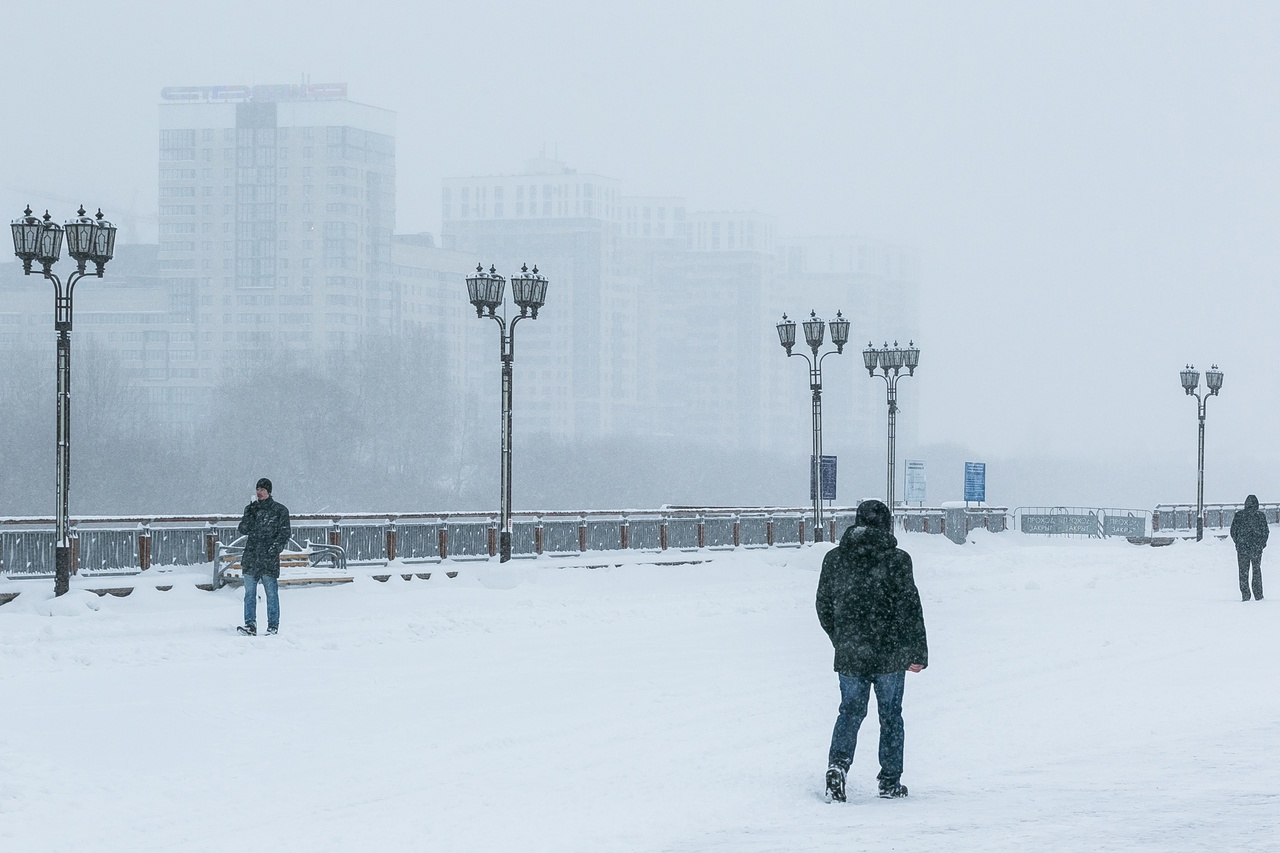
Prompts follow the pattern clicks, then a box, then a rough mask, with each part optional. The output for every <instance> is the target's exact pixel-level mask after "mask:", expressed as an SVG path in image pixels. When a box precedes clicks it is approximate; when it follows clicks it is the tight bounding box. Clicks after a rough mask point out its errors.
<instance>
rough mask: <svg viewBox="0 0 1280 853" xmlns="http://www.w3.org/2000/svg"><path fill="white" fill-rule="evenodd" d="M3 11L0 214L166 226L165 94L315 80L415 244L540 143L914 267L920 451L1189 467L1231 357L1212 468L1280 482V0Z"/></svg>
mask: <svg viewBox="0 0 1280 853" xmlns="http://www.w3.org/2000/svg"><path fill="white" fill-rule="evenodd" d="M5 18H6V26H5V27H4V30H3V32H2V33H0V55H3V56H4V57H5V58H6V63H5V65H6V68H7V69H8V72H7V74H8V79H7V80H6V84H5V86H4V94H3V95H2V96H0V99H2V100H0V103H3V106H4V108H3V114H4V116H5V123H4V127H5V131H6V132H5V133H3V134H0V163H3V164H4V165H3V166H2V167H0V211H7V213H5V214H4V215H5V216H6V217H7V218H13V216H16V215H17V214H18V213H19V212H20V210H21V208H22V207H23V206H24V205H25V204H26V203H27V202H28V201H30V202H31V203H32V204H33V205H38V206H45V205H49V206H51V207H53V208H54V212H55V215H58V214H60V215H61V216H62V217H65V216H67V215H69V214H70V213H71V212H72V210H73V208H74V207H75V205H76V204H77V203H79V201H80V200H83V201H84V203H85V204H86V206H95V207H96V206H97V205H99V204H100V205H101V206H102V207H103V209H104V211H106V212H107V213H108V214H109V216H111V217H113V218H115V219H117V220H120V221H122V224H123V225H125V226H126V227H128V226H129V224H130V223H129V220H132V221H133V227H134V228H135V233H138V231H139V230H140V231H141V233H142V234H143V235H149V234H150V232H151V231H153V230H154V219H153V216H154V210H155V204H156V148H157V137H156V115H157V109H156V105H157V103H158V101H159V97H158V96H159V90H160V88H161V87H162V86H165V85H197V84H232V83H244V84H254V83H278V82H295V81H299V80H301V78H302V75H304V74H306V75H310V78H311V80H312V81H313V82H347V83H348V84H349V85H350V94H351V97H352V98H353V99H355V100H360V101H364V102H366V103H370V104H375V105H378V106H382V107H386V108H388V109H392V110H394V111H396V112H397V114H398V142H397V144H398V152H397V153H398V159H397V169H398V173H399V179H398V192H399V199H398V227H399V230H401V231H414V230H429V231H433V232H438V230H439V184H440V179H441V177H443V176H448V175H467V174H490V173H501V172H511V171H515V170H516V169H518V168H519V167H520V165H521V164H522V162H523V160H524V159H525V158H526V157H528V156H531V155H532V154H534V153H536V152H537V151H539V150H540V149H541V148H542V146H543V145H544V144H545V145H546V146H547V147H548V150H549V151H550V150H558V152H559V155H560V157H561V158H562V159H564V160H566V161H568V162H569V164H570V165H572V166H575V167H577V168H579V169H580V170H583V171H593V172H600V173H604V174H607V175H611V176H613V177H616V178H618V179H620V180H621V181H622V182H623V185H624V188H625V191H626V192H637V193H655V194H656V193H663V194H667V193H669V194H680V195H684V196H686V197H687V198H688V199H689V201H690V204H691V206H693V207H695V208H707V209H725V208H742V209H755V210H761V211H766V212H769V213H771V214H774V215H775V216H776V217H777V220H778V223H779V229H780V231H781V232H782V234H783V235H784V236H787V235H795V236H799V235H805V234H843V233H848V234H858V235H865V236H871V237H878V238H883V239H887V240H890V241H894V242H897V243H902V244H906V245H910V246H912V247H914V248H915V249H916V250H917V251H918V252H919V254H920V257H921V259H922V279H923V282H922V283H923V288H922V300H921V301H922V306H923V312H924V313H923V318H922V319H923V330H924V334H923V340H922V341H921V342H920V343H921V345H922V349H923V355H922V367H921V370H920V372H919V374H918V378H917V379H916V380H914V381H917V382H919V383H920V384H919V388H920V392H921V395H922V396H923V397H924V398H925V399H924V401H923V402H922V404H921V409H922V411H920V412H916V413H909V414H904V417H906V416H915V417H919V418H920V421H919V424H920V437H921V439H922V440H924V441H938V442H941V441H955V442H959V443H962V444H965V445H967V446H969V447H972V448H974V449H975V451H977V452H990V453H995V452H1003V451H1006V450H1011V451H1014V452H1033V451H1040V450H1043V451H1046V452H1053V453H1058V454H1068V455H1070V454H1078V453H1081V452H1086V451H1088V452H1101V451H1104V450H1105V451H1106V452H1110V453H1115V454H1117V457H1118V458H1119V457H1129V456H1132V455H1133V454H1139V453H1142V454H1145V453H1151V454H1155V455H1167V456H1168V457H1169V458H1170V459H1171V460H1174V461H1176V463H1177V464H1179V465H1186V464H1187V461H1188V459H1189V460H1190V462H1191V465H1192V466H1194V457H1195V415H1194V406H1193V404H1192V403H1191V402H1190V401H1188V400H1187V398H1185V397H1184V396H1183V395H1182V392H1181V390H1180V388H1179V384H1178V370H1179V368H1181V367H1182V365H1183V363H1184V362H1186V361H1187V360H1194V361H1195V362H1196V364H1197V365H1198V366H1208V363H1209V362H1210V361H1211V360H1216V361H1218V362H1219V363H1220V364H1221V365H1222V367H1223V368H1224V370H1225V371H1226V384H1225V388H1224V390H1223V395H1222V397H1221V398H1220V399H1217V400H1214V401H1213V402H1212V403H1211V404H1210V448H1211V450H1210V452H1211V454H1212V453H1215V452H1217V453H1221V454H1227V453H1231V452H1236V449H1237V448H1244V447H1247V446H1252V447H1253V448H1255V449H1256V453H1257V454H1258V456H1259V457H1260V458H1263V459H1266V460H1271V461H1276V460H1280V450H1277V449H1273V448H1275V447H1277V446H1278V445H1280V443H1277V442H1274V441H1272V440H1271V433H1272V432H1273V430H1272V426H1273V425H1274V424H1275V420H1276V415H1277V413H1278V411H1280V408H1278V407H1277V400H1276V395H1275V392H1274V389H1275V382H1274V379H1273V378H1272V376H1271V372H1272V363H1273V362H1275V361H1276V359H1277V356H1278V355H1280V342H1278V341H1277V339H1276V336H1275V335H1274V334H1272V330H1273V328H1274V323H1275V317H1276V315H1277V309H1278V308H1280V296H1277V289H1276V280H1277V269H1280V241H1277V239H1276V237H1277V224H1278V218H1280V216H1278V214H1280V202H1278V198H1280V194H1278V192H1277V191H1278V190H1280V169H1278V168H1277V152H1278V151H1280V145H1278V143H1280V110H1278V109H1277V107H1278V106H1280V104H1278V103H1277V100H1278V95H1280V75H1278V74H1277V72H1278V71H1280V67H1278V66H1280V44H1278V39H1277V36H1278V34H1280V5H1276V4H1268V3H1220V2H1216V3H1207V2H1206V3H1174V2H1161V3H1115V2H1105V3H1072V4H1070V5H1069V6H1067V5H1066V4H1040V3H1037V4H1028V3H974V2H967V3H946V4H942V3H938V4H925V3H914V4H900V3H878V4H864V3H843V2H842V3H797V2H787V3H781V2H732V3H731V2H723V3H700V2H688V1H687V0H686V2H680V3H654V2H644V3H641V2H635V3H610V2H589V3H587V2H583V3H564V2H555V0H548V2H543V3H538V4H526V3H516V2H512V3H485V2H468V3H465V4H463V3H448V4H444V3H385V2H376V0H366V2H362V3H358V4H357V3H325V2H314V0H312V2H305V3H304V2H272V3H263V2H254V3H246V2H213V3H205V4H200V5H199V6H198V7H196V6H194V4H193V5H188V4H175V3H139V2H135V3H126V4H102V3H93V4H90V3H62V4H56V5H52V4H47V3H46V4H30V3H23V4H10V5H8V6H7V7H6V10H5ZM126 236H127V235H126ZM843 307H844V309H845V311H846V313H848V312H850V311H856V310H857V309H856V306H843ZM769 331H770V334H771V333H772V331H771V330H769ZM1251 452H1254V451H1251ZM1192 472H1193V473H1194V467H1193V468H1192ZM1233 488H1234V484H1233ZM1259 488H1261V487H1260V486H1259Z"/></svg>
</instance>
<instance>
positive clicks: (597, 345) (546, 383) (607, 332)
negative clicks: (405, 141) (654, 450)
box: [441, 158, 635, 440]
mask: <svg viewBox="0 0 1280 853" xmlns="http://www.w3.org/2000/svg"><path fill="white" fill-rule="evenodd" d="M620 199H621V196H620V193H619V189H618V181H617V180H616V179H614V178H609V177H605V176H603V175H595V174H586V173H578V172H577V171H575V170H573V169H569V168H566V167H565V165H564V164H563V163H561V162H558V161H555V160H548V159H545V158H541V159H535V160H531V161H529V162H528V163H526V165H525V169H524V170H523V171H522V172H521V173H519V174H515V175H500V176H486V177H467V178H446V179H445V180H444V184H443V187H442V191H441V218H442V226H441V242H442V243H443V245H444V248H445V249H449V250H453V251H457V252H464V253H467V254H470V255H471V256H472V257H474V258H476V260H477V262H482V263H484V264H485V265H486V267H487V266H488V265H490V264H493V265H495V266H496V267H497V269H498V271H499V272H500V273H502V274H504V275H507V276H510V275H512V274H514V273H516V272H517V271H518V270H519V269H520V268H521V266H522V265H524V264H528V265H529V266H531V267H532V266H533V265H535V264H536V265H538V266H539V269H540V271H542V272H543V273H545V274H546V275H547V277H548V278H549V279H550V281H551V284H550V286H549V288H548V290H547V302H546V305H545V306H544V307H543V308H542V309H541V310H540V311H539V312H538V320H537V322H536V324H530V325H523V324H522V325H521V328H520V333H519V335H518V339H517V345H516V355H517V358H518V359H519V368H518V369H519V370H520V371H521V374H522V377H527V378H522V379H521V380H520V384H519V406H520V415H519V418H518V421H517V429H519V430H520V431H524V430H528V431H531V432H539V433H545V434H551V435H555V436H557V437H560V438H563V439H566V440H573V439H581V438H588V439H590V438H595V437H598V436H600V435H603V434H609V433H612V432H614V431H616V429H615V428H616V426H617V425H618V423H619V421H620V420H622V419H625V412H628V411H631V410H633V409H634V388H635V376H634V371H635V358H634V338H635V335H634V323H635V306H634V298H633V294H631V293H629V291H628V289H627V288H623V287H619V281H618V277H617V274H616V270H615V268H614V267H615V254H616V251H617V247H618V239H619V231H620V222H621V204H620ZM628 342H630V343H628ZM629 351H630V352H631V353H632V354H631V355H630V356H628V355H627V354H628V352H629ZM486 352H487V351H486ZM615 394H617V395H619V396H617V397H616V398H615V396H614V395H615Z"/></svg>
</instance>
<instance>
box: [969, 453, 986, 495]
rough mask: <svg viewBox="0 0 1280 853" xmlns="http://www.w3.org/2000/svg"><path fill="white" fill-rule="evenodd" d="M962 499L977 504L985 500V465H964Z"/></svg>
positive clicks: (983, 463) (980, 463) (976, 463)
mask: <svg viewBox="0 0 1280 853" xmlns="http://www.w3.org/2000/svg"><path fill="white" fill-rule="evenodd" d="M964 499H965V500H966V501H978V502H979V503H981V502H982V501H985V500H986V499H987V463H985V462H966V463H964Z"/></svg>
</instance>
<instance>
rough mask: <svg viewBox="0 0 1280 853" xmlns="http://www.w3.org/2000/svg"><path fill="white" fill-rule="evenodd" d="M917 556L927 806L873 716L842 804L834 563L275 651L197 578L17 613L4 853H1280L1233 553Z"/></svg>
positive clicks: (330, 601) (1265, 728)
mask: <svg viewBox="0 0 1280 853" xmlns="http://www.w3.org/2000/svg"><path fill="white" fill-rule="evenodd" d="M902 544H903V546H904V547H906V548H907V549H908V550H909V551H911V552H912V554H913V556H914V558H915V565H916V578H917V582H918V584H919V586H920V589H921V593H922V597H923V600H924V607H925V619H926V623H927V625H928V629H929V644H930V660H931V666H930V667H929V669H927V670H926V671H925V672H923V673H921V674H919V675H909V676H908V680H907V692H906V701H905V718H906V731H907V757H906V759H907V760H906V772H905V774H904V776H903V781H904V782H905V783H906V784H907V785H908V786H909V787H910V789H911V796H910V797H909V798H908V799H906V800H900V801H888V800H880V799H878V798H877V797H876V796H875V774H876V771H877V767H876V761H875V742H876V736H877V727H876V720H875V712H874V710H872V712H871V714H870V715H869V717H868V719H867V722H866V723H865V724H864V727H863V732H862V736H861V738H860V746H859V752H858V755H857V757H856V759H855V761H854V766H853V769H852V771H851V773H850V778H849V784H850V791H849V795H850V797H849V799H850V801H849V803H847V804H844V805H839V804H834V805H828V804H826V803H824V802H822V799H821V796H820V793H821V786H822V774H823V770H824V769H825V759H826V749H827V742H828V737H829V735H830V731H831V725H832V723H833V721H834V719H835V711H836V704H837V701H838V691H837V683H836V678H835V675H834V674H833V673H832V672H831V669H830V663H831V651H830V646H829V645H828V643H827V641H826V637H825V636H824V635H823V634H822V631H821V630H820V629H819V627H818V624H817V620H816V618H815V617H814V613H813V592H814V587H815V584H816V582H817V570H818V568H819V565H820V563H821V559H822V555H823V554H824V553H825V550H826V548H827V547H829V546H825V545H819V546H811V547H807V548H803V549H798V550H797V549H790V550H784V549H775V550H769V551H738V552H710V551H704V552H699V553H697V554H678V553H672V552H668V553H665V554H662V555H653V554H649V555H645V554H640V555H637V554H616V555H615V554H609V555H604V556H603V557H602V556H601V555H591V556H592V557H594V558H595V559H594V560H593V561H594V562H596V563H599V562H604V561H606V560H607V561H608V562H609V565H608V566H607V567H604V568H595V569H587V568H583V567H576V566H574V565H573V564H574V563H585V562H587V561H586V560H583V559H578V560H572V561H571V560H554V559H550V558H544V559H540V560H538V561H522V562H517V563H514V564H509V565H508V566H506V567H503V566H498V565H488V564H476V563H470V564H468V563H462V564H457V565H456V566H448V567H447V568H456V569H457V570H458V572H459V574H458V576H457V577H456V578H452V579H449V578H446V577H445V576H444V574H443V571H442V569H443V568H446V567H441V566H435V567H430V568H431V570H432V571H433V576H432V578H431V579H430V580H425V581H424V580H421V579H417V578H415V579H414V580H412V581H408V582H406V581H403V580H401V579H400V578H399V577H398V576H394V575H393V577H392V579H391V580H390V581H389V582H387V583H380V582H377V581H375V580H373V579H372V578H371V577H367V576H361V577H359V578H358V579H357V581H356V582H355V583H352V584H348V585H346V586H341V587H324V588H307V589H286V590H284V591H283V592H282V609H283V619H282V629H281V630H282V633H281V635H280V636H278V637H256V638H246V637H240V636H237V635H236V634H235V633H234V631H233V630H232V629H233V626H234V625H235V624H237V623H238V621H239V616H240V598H239V596H240V592H239V590H232V589H226V590H222V591H220V592H217V593H209V592H201V591H199V590H197V589H195V587H194V584H195V582H196V581H198V580H203V579H204V577H203V575H201V576H199V577H197V576H196V575H195V574H194V573H191V574H170V575H167V576H166V577H165V578H163V580H165V582H169V581H172V582H173V583H174V584H175V586H174V589H172V590H171V591H168V592H161V591H157V590H155V589H153V588H151V587H150V586H143V587H142V588H140V589H138V590H137V591H136V592H134V593H133V594H132V595H131V596H129V597H127V598H114V597H110V596H108V597H105V598H98V597H97V596H96V595H93V594H91V593H88V592H85V591H83V590H76V589H73V591H72V593H71V594H70V595H68V596H65V597H63V598H62V599H57V600H53V599H51V597H50V596H51V594H52V589H51V588H52V582H51V581H49V582H46V581H40V582H38V583H32V582H21V583H17V582H11V583H5V584H0V591H4V590H14V589H21V590H23V592H22V594H21V595H20V596H19V597H18V598H17V599H16V600H15V601H13V602H11V603H9V604H6V605H4V606H2V607H0V850H5V851H15V853H16V852H17V851H22V853H34V852H35V851H55V850H58V851H61V850H66V851H130V853H137V851H150V850H156V851H159V850H164V851H174V850H183V851H204V850H209V851H259V850H261V851H356V850H361V851H363V850H376V851H417V850H432V851H484V850H502V851H522V853H523V852H524V851H721V850H723V851H809V850H842V851H849V850H897V851H914V850H963V851H973V850H1089V851H1092V850H1152V851H1182V850H1214V851H1221V850H1276V849H1280V840H1278V838H1280V836H1278V834H1277V829H1278V828H1280V654H1278V653H1277V649H1278V647H1280V610H1277V606H1278V605H1277V604H1276V603H1275V602H1273V601H1271V600H1268V601H1263V602H1261V603H1253V602H1251V603H1248V604H1245V603H1242V602H1241V601H1240V598H1239V594H1238V592H1237V588H1236V577H1235V575H1236V567H1235V558H1234V552H1233V551H1232V549H1231V547H1230V545H1229V543H1224V542H1221V541H1218V540H1216V539H1215V540H1208V541H1206V542H1204V543H1202V544H1198V545H1197V544H1195V543H1193V542H1178V543H1176V544H1175V545H1173V546H1171V547H1167V548H1149V547H1135V546H1132V545H1129V544H1128V543H1126V542H1123V541H1119V542H1093V541H1064V540H1053V541H1050V540H1043V539H1034V538H1031V537H1024V536H1022V535H1020V534H1016V533H1005V534H1000V535H989V534H986V533H979V534H975V535H974V539H973V541H972V542H971V543H970V544H968V545H964V546H957V545H954V544H952V543H951V542H949V541H947V540H946V539H944V538H943V537H941V536H926V535H921V534H914V535H906V536H904V537H903V541H902ZM682 558H683V559H701V560H704V561H705V562H702V563H700V564H687V565H652V564H651V563H653V562H654V561H672V560H677V559H682ZM618 564H620V565H618ZM392 568H393V569H394V568H396V567H394V566H393V567H392ZM427 568H428V567H421V566H420V567H412V568H406V569H405V571H415V570H417V571H423V570H426V569H427ZM151 574H155V573H154V572H149V573H148V575H151ZM143 579H146V576H144V578H143ZM140 580H142V579H140ZM1271 584H1272V587H1273V589H1274V592H1275V595H1276V596H1277V597H1280V570H1276V572H1275V573H1274V574H1273V576H1272V580H1271ZM873 708H874V703H873Z"/></svg>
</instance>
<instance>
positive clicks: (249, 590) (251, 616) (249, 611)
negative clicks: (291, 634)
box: [244, 572, 280, 628]
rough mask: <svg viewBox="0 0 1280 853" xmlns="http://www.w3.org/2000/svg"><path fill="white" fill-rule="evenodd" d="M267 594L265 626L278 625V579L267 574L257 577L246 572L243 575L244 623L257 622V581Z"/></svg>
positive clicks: (272, 626)
mask: <svg viewBox="0 0 1280 853" xmlns="http://www.w3.org/2000/svg"><path fill="white" fill-rule="evenodd" d="M259 582H261V583H262V589H263V591H264V592H266V594H267V627H268V628H279V627H280V581H279V579H278V578H273V577H271V576H269V575H263V576H262V577H258V576H256V575H251V574H249V573H248V572H246V573H245V576H244V624H246V625H256V624H257V623H258V583H259Z"/></svg>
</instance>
